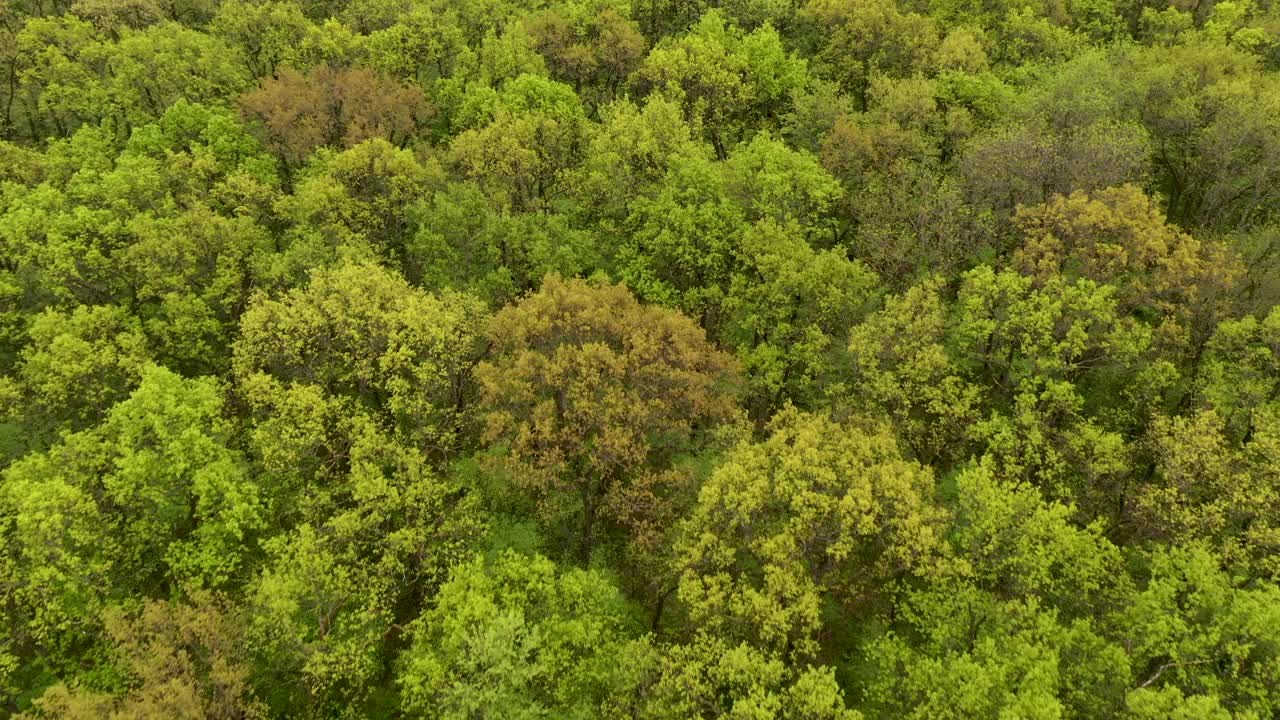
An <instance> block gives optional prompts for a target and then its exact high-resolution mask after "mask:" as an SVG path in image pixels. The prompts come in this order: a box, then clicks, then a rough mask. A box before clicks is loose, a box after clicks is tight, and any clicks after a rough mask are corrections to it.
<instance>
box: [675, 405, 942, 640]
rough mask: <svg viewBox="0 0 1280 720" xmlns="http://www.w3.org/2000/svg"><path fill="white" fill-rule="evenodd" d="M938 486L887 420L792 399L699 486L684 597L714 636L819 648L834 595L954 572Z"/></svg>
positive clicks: (685, 560)
mask: <svg viewBox="0 0 1280 720" xmlns="http://www.w3.org/2000/svg"><path fill="white" fill-rule="evenodd" d="M933 490H934V488H933V476H932V473H930V472H929V471H928V470H927V469H926V468H924V467H922V466H920V465H919V464H917V463H914V462H912V461H909V460H905V459H903V458H902V456H901V454H900V453H899V452H898V448H897V444H896V442H895V441H894V439H893V437H892V436H891V435H890V434H889V433H888V432H887V431H886V430H885V429H883V428H876V427H870V428H868V429H860V428H857V427H846V426H841V425H839V424H837V423H835V422H833V421H832V420H830V419H829V418H827V417H825V416H821V415H805V414H802V413H800V412H797V411H795V410H793V409H787V410H784V411H782V412H781V413H779V414H778V415H777V416H776V417H775V418H774V420H773V422H772V424H771V425H770V435H769V437H768V438H767V439H766V440H764V441H763V442H759V443H752V442H745V443H743V444H741V445H740V446H738V447H737V448H735V449H734V450H733V451H731V452H730V453H729V454H728V456H727V457H726V459H725V462H724V463H723V464H722V465H721V466H720V467H719V468H717V469H716V471H715V472H714V473H713V474H712V476H711V478H710V479H709V480H708V481H707V482H706V484H704V485H703V487H702V489H701V491H700V492H699V493H698V501H697V504H696V505H695V506H694V508H693V510H692V512H691V514H690V515H689V516H688V518H687V519H686V520H685V521H684V522H683V523H682V528H681V535H680V541H679V544H678V545H677V547H676V554H675V557H676V559H675V562H676V566H677V568H678V569H679V571H680V589H679V598H680V600H681V601H682V602H683V603H685V604H686V605H687V607H688V612H689V617H690V619H691V621H692V622H693V623H694V624H695V626H696V627H699V628H702V629H704V630H706V631H707V632H709V633H710V634H712V635H713V636H716V637H722V638H725V639H727V640H729V641H730V642H731V644H732V643H735V642H740V641H745V642H748V643H750V644H751V645H753V646H754V647H756V648H759V649H761V650H766V651H771V652H775V653H778V654H779V655H780V656H781V657H782V658H783V659H784V660H785V661H788V662H794V661H795V660H797V659H799V660H804V659H807V658H812V657H814V656H815V654H816V653H817V652H818V651H819V649H820V642H819V640H820V637H822V630H823V625H824V612H825V610H826V609H827V605H828V603H833V604H834V606H835V607H837V608H840V609H841V610H842V611H843V612H845V613H854V612H857V611H858V610H859V609H861V610H864V611H865V610H866V609H867V608H869V607H874V606H875V604H876V600H877V599H879V598H880V597H881V594H882V593H883V592H884V588H885V587H886V586H887V585H888V584H889V583H891V582H893V581H894V580H897V579H902V578H908V577H927V576H931V575H934V574H936V573H940V572H945V569H946V568H947V566H948V565H949V562H950V561H949V560H948V559H947V558H946V553H945V548H944V547H943V540H942V531H943V522H944V520H945V517H946V515H945V512H944V511H943V510H942V508H941V507H940V506H938V505H937V504H936V503H935V502H934V500H933V497H932V496H933Z"/></svg>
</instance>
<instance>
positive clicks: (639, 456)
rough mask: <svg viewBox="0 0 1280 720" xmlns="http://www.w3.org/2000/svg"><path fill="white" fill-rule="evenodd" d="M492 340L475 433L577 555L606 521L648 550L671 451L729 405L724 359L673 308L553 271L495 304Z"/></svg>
mask: <svg viewBox="0 0 1280 720" xmlns="http://www.w3.org/2000/svg"><path fill="white" fill-rule="evenodd" d="M490 341H491V342H492V344H493V356H492V359H491V360H488V361H486V362H484V363H481V364H480V365H479V366H478V367H477V368H476V377H477V379H478V380H479V383H480V389H481V400H480V402H481V408H482V412H483V413H484V418H485V422H486V430H485V435H484V436H485V438H486V440H488V441H489V442H494V443H498V444H500V445H501V446H503V447H504V448H505V449H506V452H505V454H504V455H502V456H501V458H500V459H501V462H502V464H503V465H505V466H506V467H507V468H508V470H509V471H510V472H511V476H512V478H513V480H514V481H515V482H516V483H517V485H518V486H519V487H520V488H521V490H523V491H524V492H526V493H528V495H529V496H530V497H531V498H533V499H535V500H536V501H537V502H538V513H539V516H540V518H541V519H542V520H543V522H544V523H545V524H546V526H547V527H548V528H549V529H551V530H552V532H553V533H556V534H559V535H562V536H563V537H564V538H565V540H566V542H565V545H566V546H567V548H566V549H570V548H571V549H572V551H573V552H574V554H575V555H576V556H577V558H578V559H579V560H580V561H581V562H582V563H583V564H584V565H586V564H589V563H590V561H591V557H592V552H593V550H594V549H595V547H596V545H597V543H598V540H599V538H600V537H604V536H606V534H607V533H608V532H609V530H610V529H611V526H612V527H618V526H621V527H623V528H625V529H626V530H627V531H628V533H627V534H628V536H629V539H630V540H631V542H632V543H633V544H636V545H639V546H640V549H644V550H646V551H652V548H651V547H648V548H646V546H652V545H653V544H654V543H656V542H658V541H659V540H660V539H661V537H662V536H663V535H664V534H665V532H666V530H667V528H668V527H669V525H670V524H671V523H672V522H673V521H674V520H675V518H676V516H677V511H678V509H679V506H678V504H677V503H676V502H675V500H676V499H677V498H675V497H672V494H673V493H675V491H676V490H678V489H679V488H680V486H681V485H683V484H684V483H685V482H686V479H685V478H684V476H683V474H682V473H680V472H677V471H675V470H674V469H673V461H674V460H675V458H676V457H678V456H679V455H680V454H681V453H684V452H689V451H692V450H694V449H696V448H697V447H698V446H699V444H700V443H701V442H704V441H705V438H706V436H707V434H708V431H709V430H710V429H711V427H712V426H713V425H714V424H715V423H716V422H718V421H723V420H726V419H728V418H730V417H731V415H732V413H733V409H734V403H733V399H732V396H731V395H730V394H729V393H728V392H727V391H728V390H729V388H728V387H727V386H728V385H729V383H730V382H731V381H732V376H733V363H732V360H731V359H730V358H729V357H728V356H726V355H724V354H723V353H720V352H719V351H717V350H715V349H714V348H713V347H712V346H711V345H710V344H709V343H708V342H707V341H706V338H705V336H704V334H703V332H702V331H701V330H700V329H698V327H697V326H696V325H695V324H694V323H693V322H692V321H690V320H689V319H688V318H685V317H683V316H681V315H680V314H679V313H677V312H674V311H671V310H667V309H664V308H659V307H654V306H646V305H641V304H640V303H639V302H638V301H637V300H636V299H635V297H634V296H633V295H632V294H631V293H630V292H629V291H628V290H627V289H626V288H625V287H623V286H621V285H590V284H588V283H586V282H583V281H581V280H562V279H561V278H559V277H558V276H556V275H548V276H547V277H546V278H545V279H544V280H543V283H542V288H541V289H540V290H539V291H538V292H537V293H536V294H533V295H530V296H529V297H527V298H525V299H524V300H521V301H520V302H519V303H517V304H515V305H512V306H508V307H507V308H504V309H503V310H502V311H500V312H499V313H498V314H497V315H496V316H495V317H494V321H493V325H492V327H491V329H490ZM673 486H674V487H673Z"/></svg>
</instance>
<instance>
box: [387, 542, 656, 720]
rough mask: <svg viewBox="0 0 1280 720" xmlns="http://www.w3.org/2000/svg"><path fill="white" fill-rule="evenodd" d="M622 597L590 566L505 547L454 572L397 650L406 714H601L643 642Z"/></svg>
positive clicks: (632, 670)
mask: <svg viewBox="0 0 1280 720" xmlns="http://www.w3.org/2000/svg"><path fill="white" fill-rule="evenodd" d="M636 625H638V623H637V622H636V619H635V618H634V616H632V614H631V613H630V611H629V608H628V606H627V604H626V602H625V601H624V600H623V597H622V594H621V593H620V592H619V591H618V590H617V588H616V587H615V586H614V585H613V584H612V583H611V582H610V581H609V579H608V578H607V577H605V576H604V575H602V574H601V573H600V572H598V571H595V570H581V569H571V570H564V571H559V570H557V568H556V566H555V565H554V564H553V563H552V562H551V561H550V560H547V559H546V558H543V557H523V556H520V555H517V554H515V553H514V552H511V551H508V552H507V553H506V554H503V555H500V556H498V557H497V558H496V559H494V560H493V561H492V562H490V563H486V562H484V561H483V560H480V559H477V560H474V561H472V562H471V563H467V564H462V565H459V566H458V567H457V568H455V569H454V571H453V574H452V575H451V576H450V578H449V582H448V583H446V584H445V585H444V587H442V588H441V590H440V595H439V597H438V601H437V604H436V605H435V607H434V608H433V609H432V610H430V611H428V612H426V613H424V614H423V616H422V617H421V618H420V619H419V620H418V621H417V622H416V623H415V632H414V639H413V644H412V645H411V646H410V647H409V648H408V649H407V650H405V652H404V653H403V654H402V655H401V657H400V672H399V673H398V676H397V678H396V682H397V684H398V685H399V686H400V691H401V697H402V701H401V702H402V707H403V709H404V711H405V712H406V713H407V714H408V715H409V716H410V717H439V718H473V717H485V716H501V717H509V718H538V717H546V716H548V715H554V716H556V717H563V718H582V719H583V720H585V719H586V718H598V717H604V716H607V715H606V708H608V706H609V705H610V703H611V702H613V701H614V700H615V698H619V697H621V696H622V695H624V693H626V691H627V690H628V689H629V687H630V686H631V685H632V684H633V683H634V682H635V680H634V678H633V675H634V674H636V673H637V671H638V669H639V668H637V666H636V662H637V661H642V660H643V659H644V656H645V654H646V653H647V648H645V646H644V643H643V641H641V640H636V639H632V638H633V637H634V632H635V629H636V627H635V626H636Z"/></svg>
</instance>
